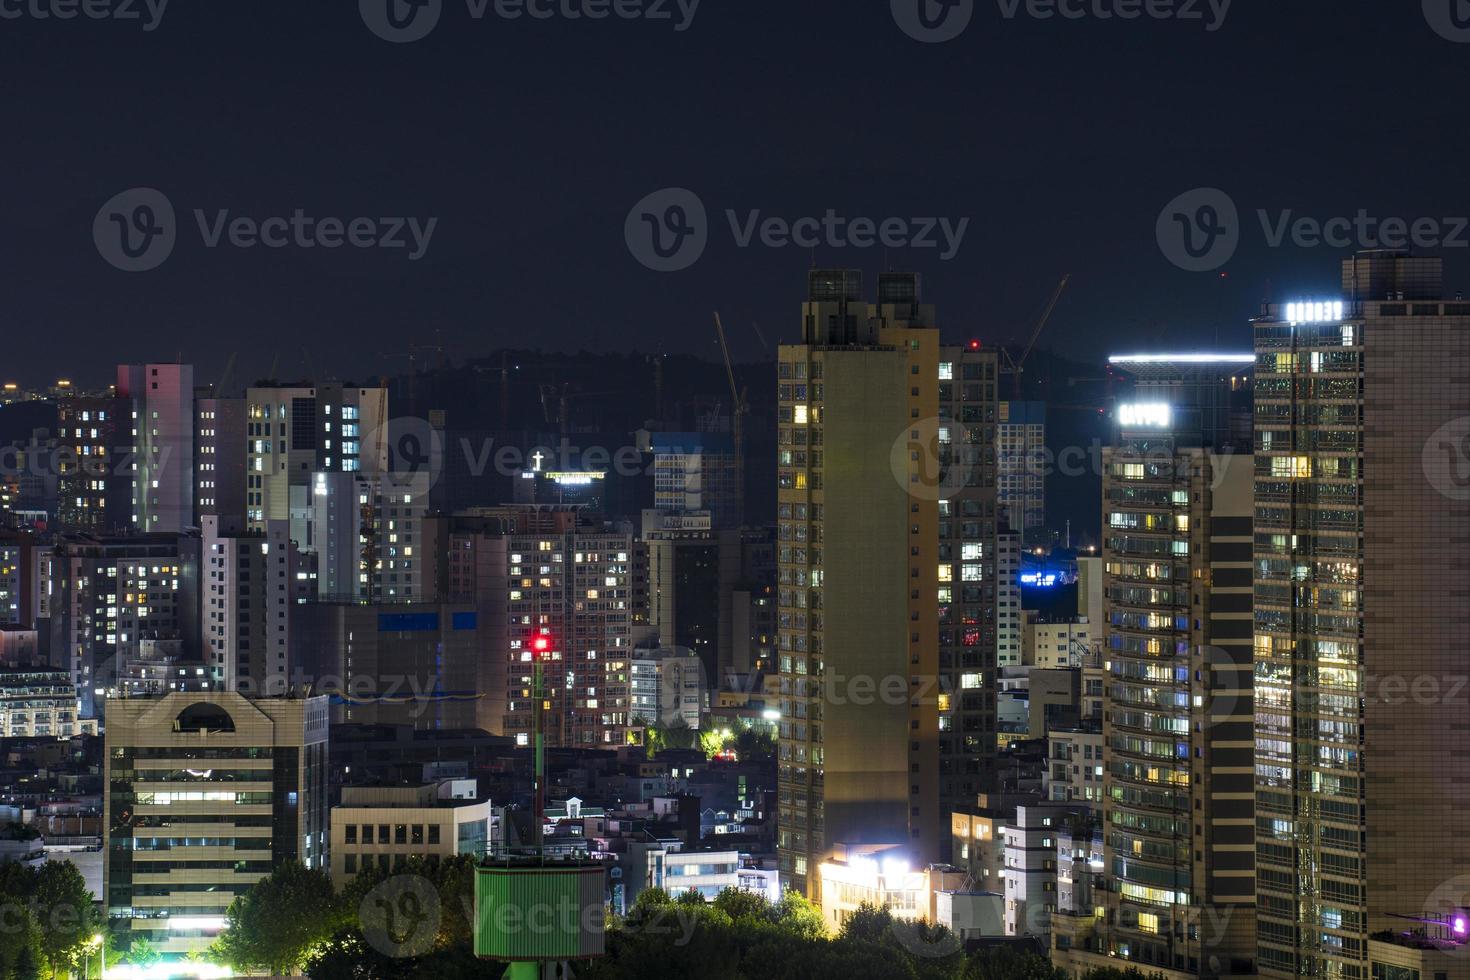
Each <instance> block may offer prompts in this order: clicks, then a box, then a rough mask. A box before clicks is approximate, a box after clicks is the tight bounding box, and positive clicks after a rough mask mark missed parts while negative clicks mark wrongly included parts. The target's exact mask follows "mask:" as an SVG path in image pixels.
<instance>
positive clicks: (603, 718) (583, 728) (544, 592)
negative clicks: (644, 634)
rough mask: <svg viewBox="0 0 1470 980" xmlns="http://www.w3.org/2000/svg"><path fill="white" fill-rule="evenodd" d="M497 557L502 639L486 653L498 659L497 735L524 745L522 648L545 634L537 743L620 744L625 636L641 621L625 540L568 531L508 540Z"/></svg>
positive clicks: (635, 571)
mask: <svg viewBox="0 0 1470 980" xmlns="http://www.w3.org/2000/svg"><path fill="white" fill-rule="evenodd" d="M505 549H506V550H505V562H506V565H505V577H504V581H505V583H506V588H505V593H504V596H505V598H504V607H503V608H504V610H505V612H504V623H505V637H504V641H503V642H499V643H495V644H493V645H492V647H491V649H493V650H496V651H504V652H505V655H506V656H507V657H508V662H507V664H506V700H505V725H504V732H503V733H504V734H505V735H508V736H512V737H514V738H515V739H516V740H517V742H518V743H519V744H522V745H528V744H530V742H531V735H532V727H531V726H532V714H533V711H532V698H533V694H532V669H531V668H532V663H533V661H532V640H533V639H534V638H535V637H536V636H537V634H538V633H541V632H545V633H547V634H548V635H549V636H550V638H551V650H550V651H549V652H548V655H547V656H546V657H545V658H544V663H543V668H544V671H545V678H546V679H545V685H546V704H547V711H546V713H545V715H544V718H543V725H544V728H543V730H544V731H545V733H546V738H547V744H548V745H551V746H566V747H577V746H585V747H589V748H590V747H595V746H619V745H623V744H625V742H626V741H627V735H628V728H629V724H630V721H631V719H630V717H629V710H628V709H629V697H630V674H629V664H630V660H631V657H632V654H633V643H634V640H635V627H636V626H638V625H639V624H640V622H646V617H647V611H646V609H645V608H642V604H643V603H646V601H647V597H646V594H643V595H640V594H639V593H640V590H639V586H638V581H637V580H638V579H639V578H640V577H641V576H642V575H644V574H646V573H645V572H643V571H641V570H640V566H641V565H644V564H645V563H646V562H647V555H646V552H645V551H644V549H643V547H642V545H641V544H640V543H639V542H638V541H637V539H636V538H635V537H634V535H632V534H629V533H622V532H616V531H608V530H603V529H601V528H596V527H580V528H578V527H570V528H567V529H566V530H564V531H562V532H561V533H531V534H511V535H508V536H506V539H505ZM644 588H646V585H645V586H644Z"/></svg>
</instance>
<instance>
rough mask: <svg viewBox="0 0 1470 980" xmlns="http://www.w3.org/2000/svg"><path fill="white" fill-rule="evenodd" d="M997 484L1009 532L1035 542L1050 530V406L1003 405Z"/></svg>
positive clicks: (998, 428)
mask: <svg viewBox="0 0 1470 980" xmlns="http://www.w3.org/2000/svg"><path fill="white" fill-rule="evenodd" d="M999 409H1000V421H999V422H998V423H997V425H996V427H995V439H996V447H997V450H998V451H997V453H996V468H997V474H996V484H997V489H998V499H999V503H1000V506H1001V507H1003V508H1005V511H1006V515H1007V518H1008V521H1009V524H1008V528H1009V530H1011V531H1014V532H1016V533H1017V534H1020V535H1021V536H1022V539H1023V540H1024V541H1031V540H1033V539H1034V538H1035V537H1036V532H1038V531H1042V530H1044V529H1045V527H1046V471H1047V457H1046V403H1045V402H1019V401H1016V402H1001V403H1000V406H999Z"/></svg>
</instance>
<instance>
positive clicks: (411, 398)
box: [308, 344, 444, 416]
mask: <svg viewBox="0 0 1470 980" xmlns="http://www.w3.org/2000/svg"><path fill="white" fill-rule="evenodd" d="M424 353H431V354H432V353H436V354H438V355H439V356H440V358H441V360H442V358H443V356H444V348H443V347H440V346H438V345H434V344H416V345H410V346H409V348H408V350H407V351H406V352H404V353H401V354H400V353H395V352H392V351H379V352H378V356H379V357H406V358H408V414H409V415H413V416H417V415H418V413H419V407H418V393H417V391H416V388H415V378H416V377H417V376H418V361H419V355H420V354H424ZM308 356H310V355H308Z"/></svg>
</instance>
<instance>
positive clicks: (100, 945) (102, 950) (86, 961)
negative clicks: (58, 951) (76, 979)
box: [82, 932, 107, 978]
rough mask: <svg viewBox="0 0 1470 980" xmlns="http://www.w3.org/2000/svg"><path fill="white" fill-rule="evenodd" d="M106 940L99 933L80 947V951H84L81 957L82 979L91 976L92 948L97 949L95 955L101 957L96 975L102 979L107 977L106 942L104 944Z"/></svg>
mask: <svg viewBox="0 0 1470 980" xmlns="http://www.w3.org/2000/svg"><path fill="white" fill-rule="evenodd" d="M106 939H107V937H106V936H104V935H103V934H102V933H100V932H99V933H97V934H96V935H94V936H93V937H92V938H91V939H89V940H88V941H87V944H86V945H85V946H83V947H82V949H84V950H85V951H86V953H85V955H84V956H83V957H82V977H83V978H86V977H90V976H91V973H92V949H93V947H95V948H96V949H97V954H98V955H99V956H100V957H101V963H100V969H99V970H98V973H97V975H98V976H99V977H104V978H105V977H106V976H107V942H106Z"/></svg>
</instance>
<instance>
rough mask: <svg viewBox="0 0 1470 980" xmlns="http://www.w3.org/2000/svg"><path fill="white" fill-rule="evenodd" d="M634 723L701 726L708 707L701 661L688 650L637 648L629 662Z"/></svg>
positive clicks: (630, 696)
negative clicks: (702, 717)
mask: <svg viewBox="0 0 1470 980" xmlns="http://www.w3.org/2000/svg"><path fill="white" fill-rule="evenodd" d="M628 669H629V677H628V681H629V702H630V703H629V708H628V713H629V715H630V716H631V721H632V723H633V724H635V725H637V724H640V723H641V724H644V725H662V726H665V727H669V726H677V725H678V724H679V723H680V722H682V723H683V724H684V725H686V726H688V727H689V728H694V729H697V728H699V727H700V720H701V716H702V715H703V714H704V713H706V712H708V711H709V703H708V701H709V683H708V679H707V678H706V677H705V672H704V666H703V662H702V661H701V660H700V659H699V657H698V656H696V655H695V654H694V653H692V652H690V651H688V650H670V649H663V650H639V651H637V652H636V653H635V654H634V655H633V658H632V660H631V661H629V665H628Z"/></svg>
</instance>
